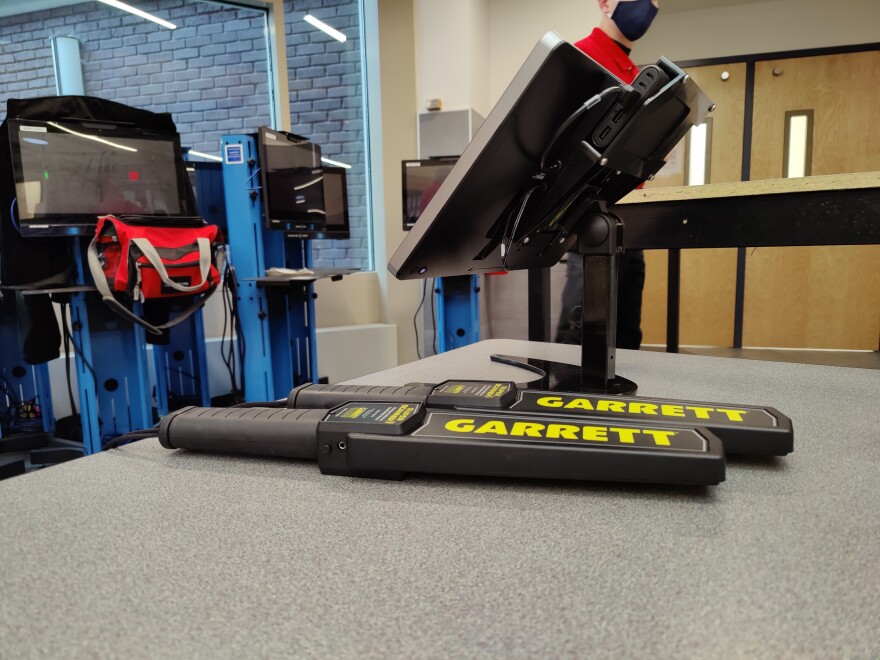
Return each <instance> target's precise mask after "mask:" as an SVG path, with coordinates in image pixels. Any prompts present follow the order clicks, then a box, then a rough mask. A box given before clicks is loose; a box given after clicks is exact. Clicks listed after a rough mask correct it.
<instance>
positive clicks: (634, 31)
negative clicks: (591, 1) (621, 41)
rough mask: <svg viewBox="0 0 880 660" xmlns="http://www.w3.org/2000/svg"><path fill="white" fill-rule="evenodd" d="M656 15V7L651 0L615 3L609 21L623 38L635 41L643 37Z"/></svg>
mask: <svg viewBox="0 0 880 660" xmlns="http://www.w3.org/2000/svg"><path fill="white" fill-rule="evenodd" d="M656 15H657V7H655V6H654V3H653V2H651V0H633V2H619V3H617V7H615V8H614V13H613V14H612V15H611V20H612V21H614V24H615V25H616V26H617V29H618V30H620V33H621V34H622V35H623V36H624V37H626V38H627V39H629V40H630V41H635V40H637V39H640V38H642V37H643V36H644V35H645V32H647V31H648V28H649V27H651V23H652V22H653V20H654V17H655V16H656Z"/></svg>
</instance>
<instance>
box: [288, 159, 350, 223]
mask: <svg viewBox="0 0 880 660" xmlns="http://www.w3.org/2000/svg"><path fill="white" fill-rule="evenodd" d="M323 169H324V211H325V212H326V215H325V217H324V219H325V225H324V228H323V229H312V230H308V231H307V230H299V231H293V232H288V233H287V237H288V238H309V239H311V238H315V239H334V240H340V239H346V238H351V222H350V219H349V215H348V182H347V177H346V175H345V170H346V168H344V167H327V166H325V167H324V168H323Z"/></svg>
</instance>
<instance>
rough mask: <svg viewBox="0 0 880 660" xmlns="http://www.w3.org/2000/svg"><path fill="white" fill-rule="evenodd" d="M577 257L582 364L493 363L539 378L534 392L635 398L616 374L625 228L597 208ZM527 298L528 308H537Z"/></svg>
mask: <svg viewBox="0 0 880 660" xmlns="http://www.w3.org/2000/svg"><path fill="white" fill-rule="evenodd" d="M577 252H578V254H580V255H582V256H583V259H584V300H583V313H582V339H581V364H580V365H574V364H566V363H563V362H552V361H549V360H539V359H535V358H525V357H515V356H511V355H493V356H492V357H491V359H492V361H493V362H499V363H502V364H509V365H511V366H515V367H520V368H522V369H527V370H528V371H532V372H534V373H536V374H538V375H539V378H538V379H535V380H533V381H531V382H529V383H528V387H530V388H532V389H537V388H540V389H544V390H553V391H566V392H593V393H600V394H634V393H635V392H636V389H637V388H638V386H637V385H636V384H635V383H634V382H633V381H631V380H628V379H626V378H623V377H621V376H617V375H616V373H615V365H614V359H615V353H616V350H617V348H616V343H617V273H618V264H619V260H620V254H621V253H622V252H623V222H622V221H621V220H620V218H618V217H617V216H616V215H614V214H613V213H609V212H608V211H607V209H606V208H605V204H604V203H603V202H597V203H596V205H595V208H594V210H593V212H591V213H590V214H588V215H587V216H586V217H585V218H584V219H583V220H582V221H581V223H580V225H579V227H578V242H577ZM533 304H534V303H533V301H532V297H531V296H530V298H529V305H530V307H531V306H532V305H533Z"/></svg>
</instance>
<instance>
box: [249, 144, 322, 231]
mask: <svg viewBox="0 0 880 660" xmlns="http://www.w3.org/2000/svg"><path fill="white" fill-rule="evenodd" d="M257 143H258V149H259V156H260V181H261V184H262V189H263V190H262V192H263V194H262V198H263V212H264V219H265V226H266V227H267V228H269V229H279V230H282V231H286V232H292V233H298V232H304V233H309V232H314V231H323V230H325V228H326V219H325V217H324V215H325V211H324V181H323V174H324V172H323V168H322V167H321V147H319V146H318V145H317V144H315V143H314V142H311V141H310V140H309V139H308V138H306V137H303V136H301V135H294V134H293V133H286V132H284V131H274V130H272V129H270V128H267V127H265V126H263V127H261V128H260V130H259V135H258V140H257Z"/></svg>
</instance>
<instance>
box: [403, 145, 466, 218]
mask: <svg viewBox="0 0 880 660" xmlns="http://www.w3.org/2000/svg"><path fill="white" fill-rule="evenodd" d="M457 160H458V156H443V157H437V158H429V159H427V160H405V161H403V162H402V164H401V168H402V170H403V172H402V177H401V180H402V183H403V231H409V230H410V229H412V228H413V225H415V224H416V220H418V219H419V217H420V216H421V215H422V213H423V212H424V210H425V208H426V207H427V206H428V202H430V201H431V199H432V198H433V197H434V195H436V194H437V191H438V190H439V189H440V186H441V185H442V184H443V182H444V181H445V180H446V177H447V176H449V173H450V172H451V171H452V166H453V165H455V163H456V161H457Z"/></svg>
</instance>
